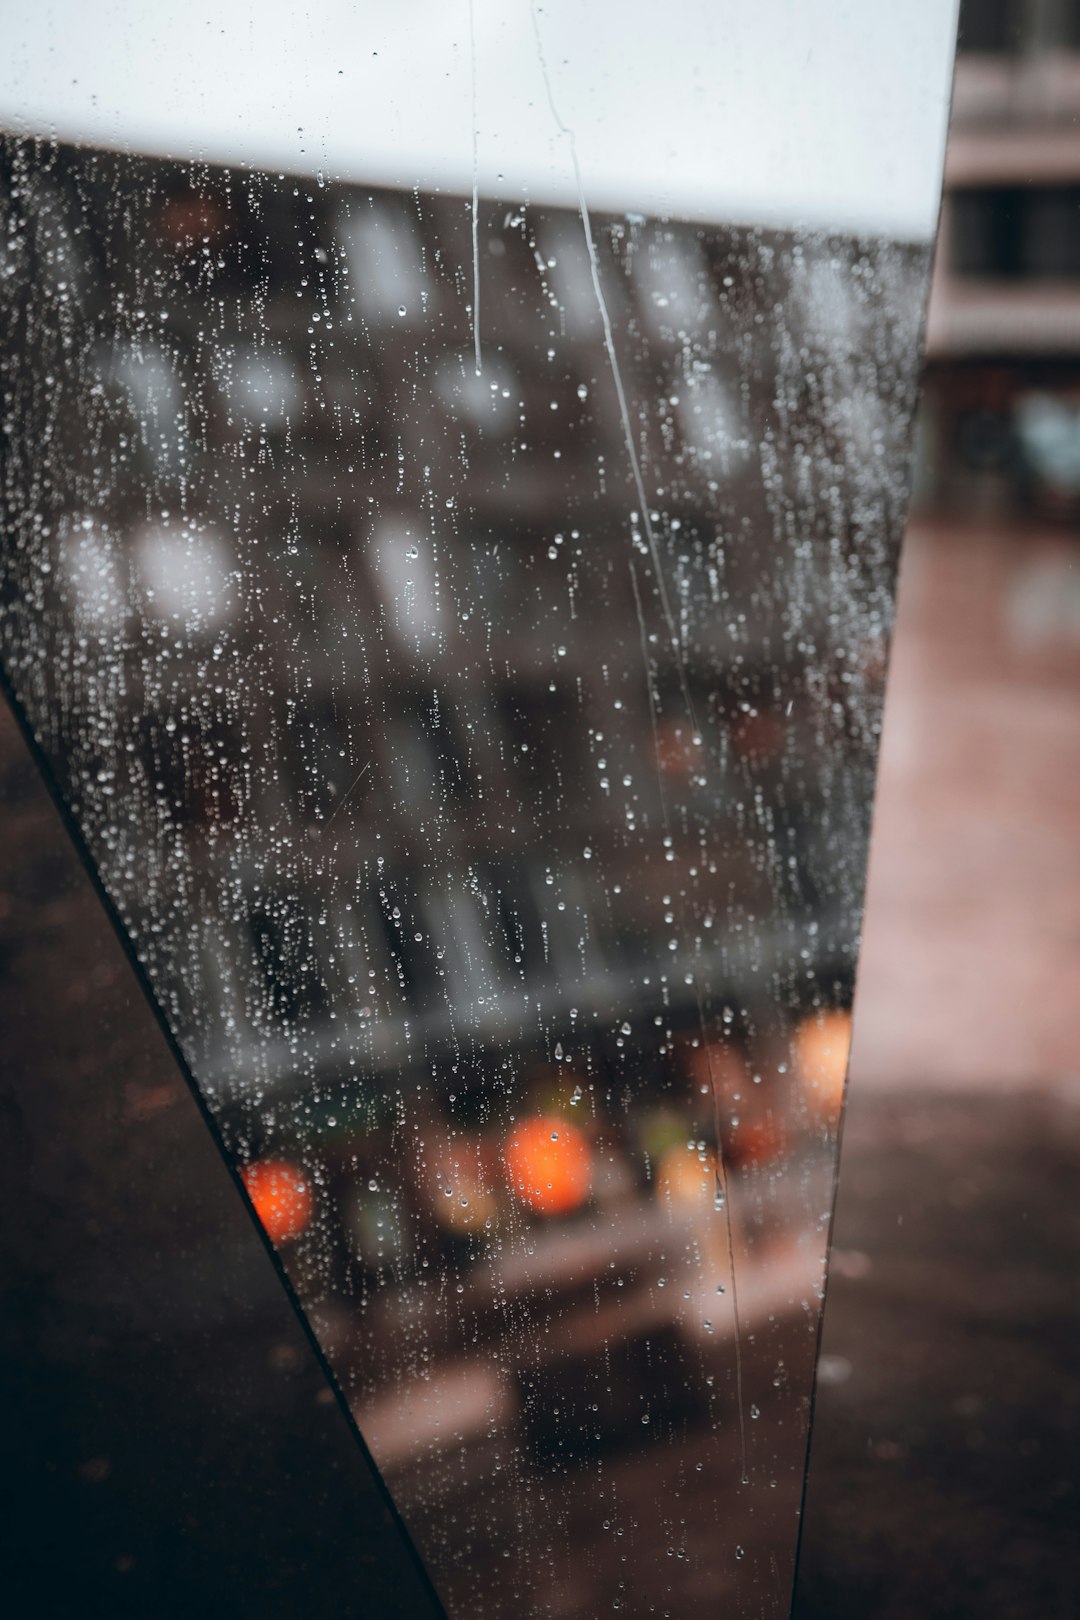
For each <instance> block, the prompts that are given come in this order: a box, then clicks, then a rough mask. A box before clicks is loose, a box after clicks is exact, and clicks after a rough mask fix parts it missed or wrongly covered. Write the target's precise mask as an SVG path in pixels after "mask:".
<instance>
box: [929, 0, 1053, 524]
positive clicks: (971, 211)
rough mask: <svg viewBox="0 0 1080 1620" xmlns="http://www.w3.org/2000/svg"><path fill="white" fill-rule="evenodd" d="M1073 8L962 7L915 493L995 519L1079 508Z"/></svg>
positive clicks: (997, 2)
mask: <svg viewBox="0 0 1080 1620" xmlns="http://www.w3.org/2000/svg"><path fill="white" fill-rule="evenodd" d="M1078 115H1080V8H1078V7H1077V6H1076V5H1075V4H1074V3H1072V0H965V4H964V5H963V7H962V12H961V27H960V46H959V55H958V59H957V66H956V79H955V88H954V97H953V120H952V130H951V135H950V140H949V148H948V154H947V158H946V168H945V194H944V200H943V206H942V215H941V230H940V236H939V241H938V249H937V259H936V264H935V272H934V281H933V290H932V294H931V301H930V313H929V322H928V330H927V371H926V388H925V398H924V420H923V435H922V442H921V456H920V468H919V484H918V496H919V499H920V500H921V502H922V503H924V504H925V505H928V506H930V507H933V508H938V509H943V510H946V511H952V512H954V513H957V514H960V513H964V514H968V515H989V514H996V515H999V516H1003V517H1008V516H1016V515H1019V514H1023V513H1026V512H1034V513H1038V514H1040V515H1042V516H1044V517H1046V518H1053V517H1055V516H1062V517H1068V516H1075V513H1076V511H1077V509H1078V504H1080V123H1078Z"/></svg>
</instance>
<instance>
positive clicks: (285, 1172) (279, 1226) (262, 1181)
mask: <svg viewBox="0 0 1080 1620" xmlns="http://www.w3.org/2000/svg"><path fill="white" fill-rule="evenodd" d="M240 1177H241V1180H242V1181H243V1183H244V1186H245V1187H246V1188H247V1192H248V1197H249V1198H250V1199H251V1202H252V1204H253V1205H254V1206H255V1213H256V1215H257V1216H258V1217H259V1220H260V1222H261V1223H262V1226H263V1228H264V1230H265V1232H266V1235H267V1237H268V1238H269V1239H270V1241H271V1243H287V1242H288V1241H289V1239H290V1238H294V1237H298V1236H299V1234H300V1233H301V1232H302V1231H303V1230H304V1228H305V1227H306V1226H307V1224H308V1222H309V1221H310V1220H311V1213H312V1209H313V1207H314V1201H313V1199H312V1196H311V1183H310V1182H309V1181H308V1179H307V1177H306V1176H305V1175H304V1172H303V1171H302V1170H300V1169H298V1168H297V1166H296V1165H295V1164H288V1163H287V1162H286V1161H285V1160H284V1159H258V1160H256V1162H255V1163H254V1164H246V1165H244V1167H243V1169H242V1170H241V1171H240Z"/></svg>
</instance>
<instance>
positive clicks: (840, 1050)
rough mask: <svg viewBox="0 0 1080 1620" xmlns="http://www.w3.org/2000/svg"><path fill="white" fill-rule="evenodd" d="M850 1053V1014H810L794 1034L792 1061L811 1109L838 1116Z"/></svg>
mask: <svg viewBox="0 0 1080 1620" xmlns="http://www.w3.org/2000/svg"><path fill="white" fill-rule="evenodd" d="M850 1050H851V1014H850V1013H849V1012H818V1013H810V1014H809V1015H808V1016H807V1017H806V1018H804V1019H803V1021H802V1023H801V1024H800V1025H799V1027H798V1029H797V1031H796V1032H795V1062H796V1066H797V1068H798V1074H799V1079H800V1081H801V1082H802V1087H803V1093H804V1095H805V1097H806V1100H807V1102H808V1103H809V1104H810V1106H811V1108H813V1109H814V1110H815V1112H817V1113H821V1114H825V1115H827V1116H829V1117H830V1118H832V1119H838V1118H839V1117H840V1109H841V1106H842V1104H843V1101H844V1080H845V1078H846V1077H847V1066H848V1053H849V1052H850Z"/></svg>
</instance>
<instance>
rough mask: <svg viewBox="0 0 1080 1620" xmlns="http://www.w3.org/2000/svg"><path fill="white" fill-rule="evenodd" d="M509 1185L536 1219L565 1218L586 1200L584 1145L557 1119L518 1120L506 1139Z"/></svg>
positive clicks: (589, 1166)
mask: <svg viewBox="0 0 1080 1620" xmlns="http://www.w3.org/2000/svg"><path fill="white" fill-rule="evenodd" d="M506 1168H507V1171H508V1173H509V1176H510V1184H511V1186H512V1187H513V1189H514V1191H515V1192H516V1193H517V1195H518V1197H519V1198H520V1199H521V1201H522V1203H523V1204H527V1205H528V1206H529V1208H530V1209H533V1210H535V1211H536V1212H537V1214H539V1215H565V1214H567V1213H568V1212H569V1211H570V1210H572V1209H577V1208H578V1207H579V1206H580V1205H581V1204H583V1203H584V1202H585V1200H586V1198H588V1196H589V1188H590V1186H591V1184H592V1164H591V1155H590V1153H589V1144H588V1142H587V1141H586V1140H585V1137H584V1135H583V1134H582V1132H581V1131H580V1130H578V1128H577V1126H576V1125H570V1124H568V1122H567V1121H566V1120H564V1119H560V1118H559V1116H558V1115H557V1114H550V1115H549V1114H542V1115H539V1116H537V1117H535V1118H533V1119H527V1120H524V1121H523V1122H522V1123H521V1124H520V1125H517V1126H515V1127H514V1129H513V1130H512V1131H511V1132H510V1135H509V1136H508V1137H507V1139H506Z"/></svg>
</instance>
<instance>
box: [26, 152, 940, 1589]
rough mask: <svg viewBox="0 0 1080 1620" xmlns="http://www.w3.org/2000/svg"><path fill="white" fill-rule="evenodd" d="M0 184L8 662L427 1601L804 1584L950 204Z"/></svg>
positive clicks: (110, 181) (62, 168)
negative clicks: (933, 294)
mask: <svg viewBox="0 0 1080 1620" xmlns="http://www.w3.org/2000/svg"><path fill="white" fill-rule="evenodd" d="M3 230H4V235H3V261H2V285H3V297H4V300H5V312H6V320H7V322H8V329H9V331H11V332H13V333H14V334H15V337H14V343H13V344H12V345H11V354H10V361H11V363H10V364H9V365H8V367H7V372H6V380H5V391H4V414H5V427H6V430H7V434H8V440H7V460H6V471H5V483H4V501H5V507H6V514H7V529H6V534H5V551H4V564H3V610H2V620H0V631H2V649H3V657H4V660H5V664H6V669H7V672H8V675H9V677H10V680H11V682H12V684H13V687H14V690H15V693H16V695H17V697H18V699H19V701H20V702H21V704H22V705H23V706H24V708H25V711H26V713H27V714H28V715H29V717H30V720H31V723H32V725H33V727H34V730H35V732H36V734H37V737H38V740H39V742H40V744H41V745H42V747H43V748H44V750H45V751H46V753H47V755H48V757H49V759H50V761H51V763H52V766H53V768H54V770H55V771H56V773H57V774H58V777H59V779H60V781H61V784H62V787H63V790H64V792H65V794H66V795H67V797H68V800H69V802H70V805H71V808H72V810H73V812H74V814H75V815H76V817H77V818H78V820H79V822H80V823H81V826H82V828H83V829H84V831H85V835H86V838H87V840H88V842H89V845H90V848H91V851H92V854H93V857H94V859H95V861H96V862H97V863H98V866H99V870H100V873H101V876H102V879H103V881H104V883H105V885H106V887H107V889H108V892H109V894H110V895H111V897H112V898H113V900H114V901H115V903H116V905H117V907H118V908H119V911H120V914H121V915H122V917H123V920H124V923H125V926H126V928H127V929H128V930H129V932H130V935H131V938H132V941H133V942H134V947H135V950H136V952H137V954H138V958H139V960H140V961H141V963H142V964H143V966H144V968H145V971H146V973H147V975H148V977H149V980H150V983H151V984H152V986H153V989H154V991H155V993H156V995H157V997H158V999H159V1001H160V1004H161V1006H162V1008H163V1010H164V1013H165V1015H166V1017H167V1019H168V1021H169V1024H170V1025H171V1027H172V1029H173V1031H174V1032H175V1034H176V1036H177V1039H178V1040H179V1043H180V1045H181V1047H182V1049H183V1052H184V1054H185V1056H186V1059H187V1062H188V1064H189V1065H190V1068H191V1070H192V1072H193V1074H194V1076H195V1078H196V1080H197V1082H198V1084H199V1086H200V1087H201V1088H202V1090H203V1092H204V1094H205V1096H206V1097H207V1099H208V1100H209V1103H210V1106H211V1108H212V1110H213V1112H214V1114H215V1116H216V1118H217V1120H218V1121H219V1123H220V1126H221V1129H222V1131H223V1133H224V1136H225V1140H226V1142H227V1144H228V1147H229V1149H230V1151H231V1152H232V1153H233V1154H234V1155H235V1156H236V1158H237V1159H238V1161H239V1162H240V1164H241V1165H242V1166H243V1175H244V1179H245V1182H246V1185H247V1188H248V1191H249V1194H250V1197H251V1200H252V1202H253V1205H254V1208H255V1211H256V1212H257V1214H258V1216H259V1218H260V1219H261V1220H262V1222H263V1224H264V1226H265V1227H266V1230H267V1232H268V1233H269V1235H270V1237H271V1239H272V1240H273V1242H274V1243H275V1244H276V1245H277V1247H278V1249H279V1251H280V1254H281V1257H282V1260H283V1262H284V1264H285V1266H286V1268H287V1270H288V1273H289V1275H290V1277H291V1279H292V1280H293V1282H294V1284H295V1286H296V1288H297V1290H298V1291H299V1295H300V1297H301V1299H302V1301H303V1304H304V1307H305V1309H306V1310H307V1312H308V1313H309V1316H310V1319H311V1321H312V1322H313V1324H314V1325H315V1328H316V1331H317V1333H318V1335H319V1338H320V1340H321V1342H322V1344H323V1346H324V1348H325V1350H326V1353H327V1355H328V1357H329V1359H330V1362H331V1364H332V1366H333V1368H334V1370H335V1372H336V1375H337V1377H338V1379H339V1381H340V1383H341V1384H342V1386H343V1387H344V1389H345V1391H346V1392H347V1395H348V1398H349V1400H350V1402H351V1404H352V1406H353V1409H354V1411H355V1413H356V1416H357V1419H358V1421H359V1424H360V1426H361V1428H362V1430H363V1433H364V1435H365V1437H366V1439H367V1441H368V1444H369V1446H370V1447H371V1450H372V1452H373V1454H374V1457H375V1459H376V1461H377V1463H378V1465H379V1467H380V1469H381V1470H382V1473H383V1475H384V1477H385V1479H386V1480H387V1482H388V1484H389V1486H390V1488H391V1490H392V1491H393V1493H394V1495H395V1497H396V1500H397V1502H398V1504H399V1506H400V1508H401V1511H402V1513H403V1515H404V1517H405V1520H406V1522H407V1524H408V1526H409V1528H410V1530H411V1532H412V1534H413V1536H414V1539H415V1541H416V1543H417V1545H418V1547H419V1550H420V1552H421V1554H422V1556H423V1558H424V1560H425V1561H426V1563H427V1565H428V1567H429V1569H430V1570H431V1572H432V1575H433V1578H434V1579H435V1582H436V1584H437V1586H438V1588H439V1590H440V1592H441V1593H442V1595H443V1598H444V1601H445V1603H446V1606H447V1609H448V1610H449V1612H450V1613H451V1615H453V1616H454V1617H455V1620H468V1617H473V1616H476V1615H480V1614H483V1615H485V1616H488V1617H497V1616H504V1615H505V1616H511V1615H513V1616H519V1615H523V1616H550V1617H565V1620H571V1617H584V1616H593V1615H598V1614H601V1613H606V1612H608V1611H611V1610H621V1611H623V1612H625V1613H627V1614H631V1615H646V1614H656V1615H664V1614H668V1615H685V1614H690V1613H697V1612H699V1609H700V1606H701V1605H702V1604H706V1603H707V1604H708V1605H709V1608H710V1612H713V1608H714V1606H715V1605H716V1604H721V1603H722V1604H723V1605H724V1612H725V1613H729V1614H732V1615H744V1616H758V1615H769V1616H779V1615H783V1614H786V1613H787V1610H788V1604H789V1601H790V1586H791V1573H792V1561H793V1557H794V1549H795V1539H796V1530H797V1519H798V1507H799V1499H800V1492H801V1488H802V1479H803V1469H804V1458H805V1449H806V1437H807V1423H808V1410H809V1400H810V1394H811V1387H812V1377H813V1362H814V1348H815V1336H816V1332H817V1326H818V1317H819V1311H820V1302H821V1294H822V1279H823V1270H824V1261H825V1250H826V1237H827V1225H828V1212H829V1208H830V1203H831V1197H832V1183H833V1174H834V1158H835V1150H836V1140H837V1127H838V1121H839V1114H840V1108H841V1101H842V1090H843V1083H844V1075H845V1068H846V1059H847V1049H848V1041H849V1022H850V1004H851V996H852V988H853V980H854V972H855V965H856V955H857V944H858V935H859V917H860V907H861V898H862V890H863V879H864V871H865V864H866V849H867V833H868V824H869V815H870V806H871V798H872V785H873V773H874V764H875V757H876V752H877V743H878V736H879V732H880V723H881V706H882V686H883V678H884V671H885V661H886V651H887V645H888V637H889V629H890V624H891V619H892V608H893V588H894V578H895V568H896V555H897V546H898V542H899V536H900V531H901V526H902V521H903V515H904V508H905V501H906V486H907V463H908V456H909V440H910V431H909V430H910V420H911V413H912V408H913V402H914V395H915V379H916V358H917V349H918V340H919V330H920V322H921V311H922V301H923V297H924V290H925V283H926V276H927V258H928V249H927V246H926V244H925V243H919V242H912V243H909V242H904V241H901V240H896V239H890V238H888V237H887V236H883V235H880V234H879V235H866V236H858V235H853V234H850V233H848V234H841V233H836V232H830V231H826V230H814V231H809V230H802V231H791V230H782V229H778V228H772V229H766V228H753V227H749V226H738V225H726V224H717V225H711V226H704V225H697V224H690V223H682V222H680V221H679V220H677V219H670V220H669V219H661V218H656V217H645V216H642V215H639V214H633V213H630V214H626V213H620V214H618V215H615V214H612V213H604V212H599V211H597V212H595V213H594V214H593V215H592V216H591V217H588V218H583V212H582V210H581V209H580V208H571V207H566V208H559V207H541V206H537V205H535V204H531V203H520V204H507V203H506V202H505V201H498V202H495V201H491V200H485V198H484V197H483V196H481V197H479V198H478V200H477V201H476V203H475V206H474V204H473V201H472V199H470V198H468V197H464V198H462V197H459V196H451V195H448V194H443V193H435V192H424V191H413V192H411V193H410V192H395V191H391V190H387V189H372V188H370V187H367V186H363V185H348V184H343V183H333V184H330V183H326V182H324V181H323V180H322V179H321V178H319V179H316V178H294V177H292V176H283V175H280V174H276V173H253V172H247V171H243V170H240V169H228V168H223V167H211V166H206V165H196V164H190V163H187V164H181V163H176V162H169V161H165V160H149V159H142V158H136V157H130V156H119V155H115V154H106V153H104V152H101V151H93V150H78V149H74V148H70V147H63V146H57V145H55V144H49V143H47V142H34V141H18V140H10V141H9V142H8V145H7V148H6V153H5V182H4V192H3ZM478 288H479V291H480V301H479V314H480V324H479V332H478V331H477V327H476V323H475V316H476V313H477V306H476V303H475V298H476V292H477V289H478ZM700 1612H704V1610H700Z"/></svg>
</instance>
